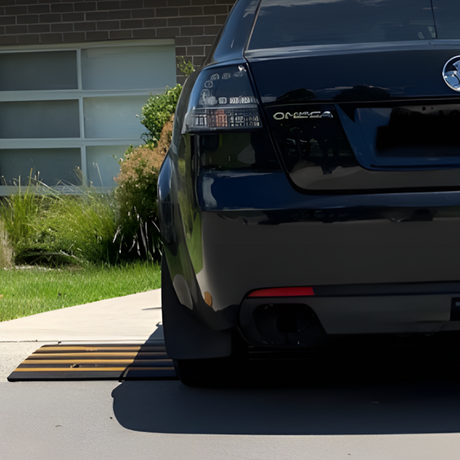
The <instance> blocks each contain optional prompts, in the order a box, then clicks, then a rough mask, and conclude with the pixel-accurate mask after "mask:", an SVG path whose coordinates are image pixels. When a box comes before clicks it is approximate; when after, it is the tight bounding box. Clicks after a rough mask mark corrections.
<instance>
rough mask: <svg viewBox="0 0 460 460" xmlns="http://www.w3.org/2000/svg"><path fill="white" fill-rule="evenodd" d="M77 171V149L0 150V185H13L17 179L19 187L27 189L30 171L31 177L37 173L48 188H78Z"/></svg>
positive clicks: (78, 150) (79, 162)
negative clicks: (49, 186)
mask: <svg viewBox="0 0 460 460" xmlns="http://www.w3.org/2000/svg"><path fill="white" fill-rule="evenodd" d="M77 167H78V168H80V167H81V156H80V149H20V150H15V149H3V150H0V176H2V181H1V185H13V181H14V180H18V179H19V177H20V178H21V184H22V185H27V184H28V182H29V176H30V174H31V171H32V176H35V175H37V174H38V173H39V174H38V177H39V178H40V180H41V181H42V182H44V183H45V184H47V185H64V184H69V183H70V184H75V185H80V184H81V180H79V179H78V177H77V174H76V173H75V170H76V168H77ZM5 182H6V184H5Z"/></svg>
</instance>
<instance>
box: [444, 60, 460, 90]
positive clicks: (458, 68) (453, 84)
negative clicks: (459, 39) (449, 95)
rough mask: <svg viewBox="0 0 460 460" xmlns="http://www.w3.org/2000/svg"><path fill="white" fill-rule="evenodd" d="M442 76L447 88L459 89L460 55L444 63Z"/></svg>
mask: <svg viewBox="0 0 460 460" xmlns="http://www.w3.org/2000/svg"><path fill="white" fill-rule="evenodd" d="M442 77H443V78H444V81H445V82H446V85H447V86H448V87H449V88H451V89H453V90H454V91H460V56H454V57H453V58H450V59H449V60H448V61H447V62H446V63H445V64H444V68H443V69H442Z"/></svg>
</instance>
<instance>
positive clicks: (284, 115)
mask: <svg viewBox="0 0 460 460" xmlns="http://www.w3.org/2000/svg"><path fill="white" fill-rule="evenodd" d="M459 62H460V61H459ZM273 118H274V119H275V120H277V121H280V120H298V119H299V118H334V115H332V113H331V112H329V110H326V111H325V112H294V113H292V112H276V113H275V114H274V115H273Z"/></svg>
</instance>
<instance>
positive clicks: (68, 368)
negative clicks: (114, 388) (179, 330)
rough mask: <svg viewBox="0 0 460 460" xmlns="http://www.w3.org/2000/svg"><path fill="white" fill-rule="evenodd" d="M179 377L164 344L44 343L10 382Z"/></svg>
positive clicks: (14, 372)
mask: <svg viewBox="0 0 460 460" xmlns="http://www.w3.org/2000/svg"><path fill="white" fill-rule="evenodd" d="M162 379H177V375H176V372H175V370H174V366H173V362H172V360H171V359H170V358H169V357H168V355H167V354H166V349H165V347H164V345H163V344H159V345H156V344H150V343H147V344H127V345H121V344H103V345H101V344H81V345H80V344H79V345H65V344H63V345H44V346H42V347H41V348H39V349H38V350H37V351H35V352H34V353H32V354H31V355H30V356H29V357H28V358H27V359H25V360H24V361H23V362H22V363H21V364H20V365H19V366H18V367H17V368H16V369H15V370H14V371H13V372H12V373H11V374H10V376H9V377H8V381H10V382H20V381H46V380H162Z"/></svg>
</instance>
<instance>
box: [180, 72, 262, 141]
mask: <svg viewBox="0 0 460 460" xmlns="http://www.w3.org/2000/svg"><path fill="white" fill-rule="evenodd" d="M258 128H262V122H261V119H260V113H259V107H258V104H257V100H256V98H255V95H254V91H253V89H252V86H251V82H250V80H249V76H248V72H247V69H246V66H245V65H242V64H238V65H232V66H225V67H219V68H211V69H205V70H203V71H202V72H201V74H200V75H199V76H198V78H197V80H196V82H195V85H194V88H193V90H192V94H191V97H190V103H189V107H188V110H187V115H186V116H185V122H184V126H183V130H182V131H183V132H184V133H185V132H190V133H193V132H210V131H217V130H219V131H222V130H223V131H226V130H234V129H237V130H239V131H240V130H242V129H243V130H254V129H258Z"/></svg>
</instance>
